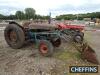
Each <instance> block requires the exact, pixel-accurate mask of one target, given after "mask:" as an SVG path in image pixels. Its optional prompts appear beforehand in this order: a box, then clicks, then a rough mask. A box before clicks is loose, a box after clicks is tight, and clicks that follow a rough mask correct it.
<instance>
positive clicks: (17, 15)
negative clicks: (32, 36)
mask: <svg viewBox="0 0 100 75" xmlns="http://www.w3.org/2000/svg"><path fill="white" fill-rule="evenodd" d="M15 15H16V17H17V19H20V20H22V19H24V18H25V15H24V13H23V12H22V11H16V14H15Z"/></svg>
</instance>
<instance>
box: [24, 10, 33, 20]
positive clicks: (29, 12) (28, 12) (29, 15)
mask: <svg viewBox="0 0 100 75" xmlns="http://www.w3.org/2000/svg"><path fill="white" fill-rule="evenodd" d="M25 15H26V19H35V9H33V8H26V9H25Z"/></svg>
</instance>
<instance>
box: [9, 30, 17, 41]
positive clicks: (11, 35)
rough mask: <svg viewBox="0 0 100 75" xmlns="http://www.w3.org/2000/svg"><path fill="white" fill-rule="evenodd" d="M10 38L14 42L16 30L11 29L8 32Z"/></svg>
mask: <svg viewBox="0 0 100 75" xmlns="http://www.w3.org/2000/svg"><path fill="white" fill-rule="evenodd" d="M10 40H11V41H12V42H16V40H17V35H16V32H15V31H11V32H10Z"/></svg>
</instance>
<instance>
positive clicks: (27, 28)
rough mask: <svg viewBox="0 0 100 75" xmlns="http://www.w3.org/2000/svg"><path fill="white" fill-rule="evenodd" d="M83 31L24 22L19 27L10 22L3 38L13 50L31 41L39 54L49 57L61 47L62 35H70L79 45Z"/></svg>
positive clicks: (69, 27)
mask: <svg viewBox="0 0 100 75" xmlns="http://www.w3.org/2000/svg"><path fill="white" fill-rule="evenodd" d="M83 29H84V27H82V26H72V25H66V24H46V23H34V22H25V23H23V24H22V25H20V24H19V23H17V22H14V21H10V22H9V24H8V25H7V26H6V28H5V30H4V36H5V40H6V42H7V44H8V45H9V46H10V47H12V48H14V49H19V48H21V47H23V45H24V44H25V42H26V41H31V42H33V43H36V44H37V46H38V49H39V52H40V54H42V55H43V56H51V55H52V54H53V50H54V47H59V46H60V45H61V36H62V34H66V35H71V36H72V38H73V41H74V42H77V43H80V42H82V41H83V37H84V33H83V32H82V30H83Z"/></svg>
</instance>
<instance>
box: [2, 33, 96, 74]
mask: <svg viewBox="0 0 100 75" xmlns="http://www.w3.org/2000/svg"><path fill="white" fill-rule="evenodd" d="M70 65H71V66H72V65H74V66H75V65H81V66H82V65H94V64H91V63H89V62H87V61H83V60H81V58H80V54H79V52H78V51H77V50H76V49H75V48H74V47H73V46H72V45H70V43H62V45H61V46H60V47H59V48H55V51H54V54H53V56H52V57H43V56H41V55H40V54H39V52H38V49H37V48H35V45H34V44H31V45H26V46H25V47H23V48H21V49H12V48H10V47H9V46H8V45H7V44H6V42H5V40H4V35H3V31H0V75H76V74H70V73H69V66H70ZM79 75H84V74H79ZM85 75H89V74H85ZM93 75H97V74H93Z"/></svg>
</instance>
